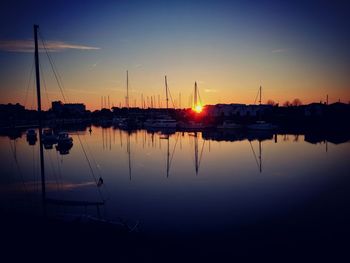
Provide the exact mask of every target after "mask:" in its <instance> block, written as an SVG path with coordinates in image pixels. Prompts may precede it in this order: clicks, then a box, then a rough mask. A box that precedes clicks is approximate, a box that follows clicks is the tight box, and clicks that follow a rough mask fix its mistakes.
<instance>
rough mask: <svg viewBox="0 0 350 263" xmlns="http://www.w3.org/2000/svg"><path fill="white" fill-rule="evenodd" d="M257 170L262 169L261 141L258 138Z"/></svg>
mask: <svg viewBox="0 0 350 263" xmlns="http://www.w3.org/2000/svg"><path fill="white" fill-rule="evenodd" d="M259 171H260V173H261V171H262V163H261V141H260V140H259Z"/></svg>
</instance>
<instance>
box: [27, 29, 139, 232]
mask: <svg viewBox="0 0 350 263" xmlns="http://www.w3.org/2000/svg"><path fill="white" fill-rule="evenodd" d="M38 29H39V26H38V25H34V46H35V50H34V59H35V75H36V91H37V104H38V116H39V150H40V158H39V159H40V174H41V198H42V207H43V215H44V218H45V219H46V218H47V206H48V205H57V206H70V207H85V208H86V207H88V206H93V207H96V209H97V213H98V217H94V216H87V215H81V214H79V215H77V216H74V215H73V219H72V220H73V221H75V222H77V220H78V221H81V220H84V222H85V223H93V224H96V223H97V224H100V223H102V224H109V225H113V226H118V227H121V230H126V231H132V230H134V229H135V228H136V226H137V224H136V225H135V226H134V227H132V228H130V227H129V226H128V225H127V224H125V223H123V222H115V221H107V220H104V219H102V218H101V217H100V213H99V212H100V207H101V206H103V205H105V201H104V200H102V201H94V202H90V201H78V200H58V199H52V198H48V197H47V196H46V183H45V161H44V147H43V144H44V136H43V125H42V110H41V91H40V70H39V51H38ZM78 136H79V135H78ZM61 137H62V138H61V139H62V142H63V141H64V142H66V143H68V144H70V143H71V140H70V139H69V136H68V135H67V134H62V136H61ZM78 138H79V137H78ZM79 140H80V139H79ZM84 153H85V151H84ZM86 157H87V156H86ZM101 182H103V180H102V178H100V179H99V180H98V182H96V186H97V187H99V185H100V184H101ZM61 216H64V215H61ZM67 216H68V217H72V215H67ZM67 216H64V219H63V220H66V219H67ZM77 217H78V218H77ZM55 219H58V218H55Z"/></svg>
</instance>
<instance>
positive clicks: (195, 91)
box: [194, 81, 198, 108]
mask: <svg viewBox="0 0 350 263" xmlns="http://www.w3.org/2000/svg"><path fill="white" fill-rule="evenodd" d="M197 94H198V90H197V81H195V82H194V108H196V107H197V104H198V98H197Z"/></svg>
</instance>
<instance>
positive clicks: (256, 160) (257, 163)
mask: <svg viewBox="0 0 350 263" xmlns="http://www.w3.org/2000/svg"><path fill="white" fill-rule="evenodd" d="M249 144H250V147H251V148H252V151H253V154H254V158H255V162H256V165H257V166H258V168H259V162H258V159H257V158H256V154H255V151H254V148H253V145H252V143H251V141H249Z"/></svg>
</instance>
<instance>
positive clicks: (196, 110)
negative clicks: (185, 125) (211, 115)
mask: <svg viewBox="0 0 350 263" xmlns="http://www.w3.org/2000/svg"><path fill="white" fill-rule="evenodd" d="M193 110H194V111H195V112H197V113H201V112H202V110H203V107H202V105H197V106H196V107H195V108H194V109H193Z"/></svg>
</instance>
